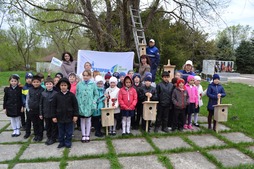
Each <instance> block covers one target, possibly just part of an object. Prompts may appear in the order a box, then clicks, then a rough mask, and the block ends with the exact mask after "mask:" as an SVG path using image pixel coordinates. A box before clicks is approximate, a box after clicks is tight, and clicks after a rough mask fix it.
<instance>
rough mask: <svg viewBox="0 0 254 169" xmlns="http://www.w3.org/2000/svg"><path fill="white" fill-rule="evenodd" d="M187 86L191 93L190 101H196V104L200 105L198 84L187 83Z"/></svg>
mask: <svg viewBox="0 0 254 169" xmlns="http://www.w3.org/2000/svg"><path fill="white" fill-rule="evenodd" d="M185 88H186V90H187V92H188V94H189V101H190V103H195V105H198V89H197V87H196V86H192V87H191V86H190V85H189V84H188V83H186V85H185Z"/></svg>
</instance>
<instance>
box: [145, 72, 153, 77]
mask: <svg viewBox="0 0 254 169" xmlns="http://www.w3.org/2000/svg"><path fill="white" fill-rule="evenodd" d="M146 76H150V77H153V75H152V73H151V72H146V73H145V77H146Z"/></svg>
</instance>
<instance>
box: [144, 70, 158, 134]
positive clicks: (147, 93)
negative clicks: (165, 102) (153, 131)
mask: <svg viewBox="0 0 254 169" xmlns="http://www.w3.org/2000/svg"><path fill="white" fill-rule="evenodd" d="M142 92H143V93H142V95H143V97H144V101H147V98H148V97H150V100H151V101H157V100H158V97H157V91H156V88H155V87H153V86H152V76H151V75H147V76H146V77H145V85H144V86H143V87H142ZM150 123H151V122H150V121H149V126H150ZM145 126H146V121H145V120H144V119H142V129H143V130H144V131H145Z"/></svg>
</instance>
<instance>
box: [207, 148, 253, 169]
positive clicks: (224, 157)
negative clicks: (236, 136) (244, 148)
mask: <svg viewBox="0 0 254 169" xmlns="http://www.w3.org/2000/svg"><path fill="white" fill-rule="evenodd" d="M208 153H209V154H212V155H213V156H214V157H215V158H216V159H217V160H218V161H220V162H221V163H222V164H223V166H225V167H233V166H238V165H240V164H254V160H253V159H251V158H250V157H249V156H247V155H245V154H243V153H242V152H240V151H238V150H237V149H233V148H231V149H223V150H212V151H209V152H208Z"/></svg>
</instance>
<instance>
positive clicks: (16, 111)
mask: <svg viewBox="0 0 254 169" xmlns="http://www.w3.org/2000/svg"><path fill="white" fill-rule="evenodd" d="M82 76H83V78H82V80H80V81H79V82H78V79H79V78H78V76H77V75H76V74H75V73H70V74H69V75H68V78H63V77H62V74H61V73H58V74H56V76H55V77H54V79H52V78H51V77H47V78H46V79H45V80H44V77H43V76H42V74H37V75H34V76H33V75H32V73H27V74H26V77H25V78H26V84H25V85H24V86H23V87H21V85H20V84H19V81H20V78H19V76H18V75H16V74H15V75H11V76H10V78H9V82H10V86H9V87H6V88H5V89H4V93H5V95H4V104H3V106H4V110H5V111H6V114H7V116H9V117H10V118H11V125H12V128H13V133H12V136H13V137H17V136H20V128H21V126H22V127H25V131H26V134H25V135H24V138H28V137H29V136H30V135H31V123H32V124H33V128H34V135H35V137H34V138H33V140H34V141H41V140H42V138H43V130H44V129H46V131H47V133H46V135H47V141H46V144H47V145H51V144H53V143H55V142H56V140H57V139H58V142H59V145H58V148H62V147H67V148H70V147H71V146H72V142H71V140H72V135H73V129H74V125H75V124H76V123H77V124H78V125H80V128H81V133H82V138H81V142H83V143H87V142H89V141H90V134H91V127H94V128H95V136H97V137H102V136H103V135H104V133H103V132H102V131H101V128H102V126H101V108H104V107H113V108H114V126H111V127H109V134H110V135H116V131H117V130H118V129H120V128H122V135H130V134H131V129H138V128H139V127H140V123H141V128H142V129H143V130H145V121H144V120H143V118H142V114H143V102H144V101H146V100H148V99H149V100H151V101H159V103H158V106H157V116H156V122H155V128H154V132H158V131H159V129H160V127H161V130H162V131H163V132H169V128H168V127H171V128H172V131H175V130H180V131H181V130H183V129H190V130H192V129H193V127H192V114H194V125H195V126H197V127H198V126H199V124H198V123H197V121H198V112H199V107H200V106H202V105H203V102H202V96H203V95H205V94H206V95H207V96H208V97H209V102H208V107H207V108H208V111H209V115H208V127H209V129H211V121H212V116H213V114H214V109H213V105H216V104H217V100H218V98H220V97H224V96H225V92H224V89H223V87H222V86H221V85H220V84H219V79H220V78H219V76H218V75H217V74H215V75H214V76H213V82H212V83H211V84H209V86H208V89H207V91H206V92H204V91H203V88H202V86H201V85H200V81H201V78H200V77H199V76H195V77H194V76H191V75H189V76H188V78H187V82H185V81H184V80H183V79H182V78H181V77H179V76H181V75H179V73H176V75H175V77H174V78H173V79H172V82H170V81H169V72H163V73H162V81H161V82H160V83H158V84H157V85H156V87H153V86H152V85H151V84H152V75H151V74H150V73H147V74H146V76H145V78H144V81H141V76H140V74H138V73H134V72H133V71H129V72H128V74H127V75H126V74H125V73H124V72H121V73H118V72H115V73H113V75H111V73H107V74H106V75H105V76H104V78H103V77H102V76H101V75H100V73H99V72H98V71H94V72H91V71H90V70H84V71H83V73H82ZM25 114H26V120H25V118H24V117H25ZM20 116H21V119H23V120H20ZM141 119H142V120H141ZM21 121H22V124H21ZM44 123H45V127H44ZM213 127H214V128H215V123H214V126H213Z"/></svg>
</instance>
